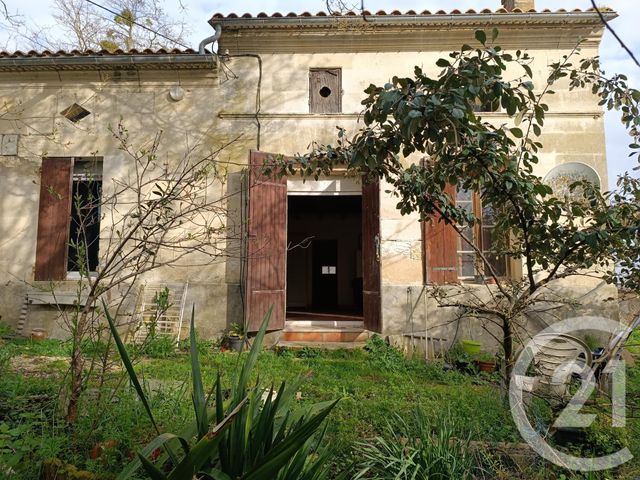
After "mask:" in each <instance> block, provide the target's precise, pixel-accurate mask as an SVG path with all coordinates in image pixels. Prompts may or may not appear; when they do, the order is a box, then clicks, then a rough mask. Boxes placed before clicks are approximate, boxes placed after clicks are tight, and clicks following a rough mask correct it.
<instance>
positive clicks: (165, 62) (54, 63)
mask: <svg viewBox="0 0 640 480" xmlns="http://www.w3.org/2000/svg"><path fill="white" fill-rule="evenodd" d="M216 65H217V57H216V56H215V55H212V54H204V55H200V54H197V53H193V54H191V53H190V54H177V55H176V54H170V55H165V54H162V55H149V54H142V55H131V54H128V55H83V56H69V57H58V56H52V57H36V56H32V57H18V56H16V57H4V58H0V72H7V71H39V70H45V71H46V70H53V71H55V70H112V69H123V70H135V69H139V70H155V69H157V70H180V69H189V70H193V69H203V70H204V69H215V67H216Z"/></svg>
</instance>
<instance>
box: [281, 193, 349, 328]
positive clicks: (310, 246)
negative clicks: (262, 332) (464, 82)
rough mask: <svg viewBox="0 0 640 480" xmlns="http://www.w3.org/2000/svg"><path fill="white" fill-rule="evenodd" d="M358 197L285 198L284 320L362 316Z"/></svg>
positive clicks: (334, 318)
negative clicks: (285, 262)
mask: <svg viewBox="0 0 640 480" xmlns="http://www.w3.org/2000/svg"><path fill="white" fill-rule="evenodd" d="M361 199H362V197H361V196H359V195H358V196H356V195H349V196H308V195H307V196H289V197H288V222H287V225H288V227H287V230H288V231H287V242H288V252H287V319H289V320H294V319H327V320H362V200H361Z"/></svg>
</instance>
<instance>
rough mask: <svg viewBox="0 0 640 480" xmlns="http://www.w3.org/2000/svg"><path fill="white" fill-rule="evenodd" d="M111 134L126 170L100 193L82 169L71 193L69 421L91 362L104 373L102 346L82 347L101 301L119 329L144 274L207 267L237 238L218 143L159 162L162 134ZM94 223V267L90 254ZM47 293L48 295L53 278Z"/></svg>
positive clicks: (94, 332)
mask: <svg viewBox="0 0 640 480" xmlns="http://www.w3.org/2000/svg"><path fill="white" fill-rule="evenodd" d="M112 133H113V135H114V137H115V138H116V140H117V142H118V145H119V148H120V150H121V151H122V152H124V154H125V156H126V157H127V158H128V159H129V160H130V162H129V165H131V167H130V169H129V171H128V172H126V173H125V174H124V175H122V176H121V177H118V178H113V179H111V180H110V182H109V183H108V184H105V185H104V189H103V191H102V192H101V191H100V187H99V186H98V187H95V188H94V187H93V186H92V183H93V177H92V175H93V174H92V173H89V175H88V176H87V180H86V184H85V185H84V187H83V188H84V191H83V192H82V193H81V192H79V191H76V192H75V193H74V195H73V198H72V209H73V212H72V225H73V228H72V234H71V236H70V237H71V238H70V241H69V252H70V255H69V256H70V258H71V259H72V261H73V262H75V268H74V270H77V271H78V272H79V274H80V279H79V280H78V282H77V291H76V293H75V294H74V295H75V296H76V297H77V298H76V301H75V302H74V305H73V306H72V307H71V308H65V307H62V306H59V311H60V314H61V318H62V323H63V324H64V325H65V327H66V328H67V329H68V330H69V332H70V335H71V345H72V347H71V350H72V351H71V368H70V377H71V378H70V390H69V397H68V399H67V413H66V418H67V421H69V422H70V423H73V422H74V421H75V420H76V418H77V415H78V405H79V400H80V397H81V395H82V392H83V390H84V389H85V388H86V385H87V378H88V376H89V375H91V373H92V372H93V371H94V369H95V368H102V370H103V372H104V370H105V369H106V368H107V367H108V352H107V353H105V354H103V355H102V356H101V357H98V358H97V357H96V356H95V355H93V356H90V355H86V354H85V352H84V349H85V344H86V343H87V341H92V340H96V339H99V338H100V335H101V332H102V330H103V329H104V322H102V320H103V319H102V311H101V309H100V307H99V306H100V305H101V301H102V300H105V301H106V302H107V304H108V305H109V307H110V309H111V310H112V313H114V314H115V315H116V316H118V315H120V313H126V315H122V319H121V322H123V323H122V326H123V327H125V326H126V324H127V323H130V320H129V319H130V318H131V315H130V314H131V313H132V308H133V307H134V304H135V302H132V300H133V298H134V297H135V295H132V292H133V290H134V288H135V287H136V286H138V285H139V280H140V279H141V276H144V274H145V273H148V272H150V271H152V270H156V269H161V268H181V267H182V268H185V267H187V266H190V267H193V266H198V265H200V266H202V265H207V264H210V263H212V262H214V261H216V259H218V260H219V259H221V257H223V256H228V255H234V252H233V249H234V248H236V249H237V250H238V251H237V252H236V253H235V254H236V255H239V254H240V251H239V249H240V245H241V243H240V242H239V241H237V242H235V241H234V240H235V239H236V236H237V235H236V233H237V232H234V231H233V227H232V226H229V219H228V215H227V208H226V206H227V203H228V198H227V197H226V196H225V195H223V194H222V191H223V187H224V179H225V176H226V169H225V165H224V164H223V163H221V162H219V161H218V155H219V153H220V152H221V151H222V149H223V148H224V147H225V146H222V147H220V148H218V149H216V150H214V151H210V152H209V153H207V154H206V155H198V154H196V153H195V152H196V150H197V151H200V150H201V147H200V146H197V147H192V148H191V149H189V151H188V153H187V154H186V155H184V157H183V158H180V159H174V160H172V161H166V162H164V161H163V160H160V159H159V158H158V155H159V148H160V145H161V138H162V134H161V133H158V134H156V135H155V136H154V137H153V138H152V139H151V140H149V141H148V142H145V143H143V144H141V145H138V146H134V145H133V144H132V142H131V140H130V138H129V133H128V131H127V129H126V128H125V127H124V125H123V124H119V125H118V126H117V127H116V128H115V129H113V130H112ZM89 170H91V169H89ZM94 171H95V169H94ZM50 193H51V194H52V195H54V196H56V192H50ZM58 195H59V194H58ZM96 229H97V230H99V238H100V255H99V261H98V264H97V265H95V259H94V260H92V259H91V253H90V251H91V245H92V243H93V242H96V241H97V237H96ZM238 238H239V236H238ZM234 245H235V247H234ZM92 262H93V265H92ZM92 270H95V271H92ZM49 291H50V292H51V293H52V294H53V295H54V299H55V295H56V285H55V284H54V283H52V284H51V285H50V286H49ZM116 318H117V317H116Z"/></svg>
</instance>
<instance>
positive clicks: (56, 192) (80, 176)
mask: <svg viewBox="0 0 640 480" xmlns="http://www.w3.org/2000/svg"><path fill="white" fill-rule="evenodd" d="M74 160H75V161H74ZM90 163H91V165H92V166H91V167H90V168H91V172H92V173H87V169H88V168H89V164H90ZM74 164H75V165H76V166H75V169H74ZM98 168H99V170H100V172H101V170H102V166H101V162H99V161H96V160H95V159H92V160H91V161H88V160H83V159H74V158H72V157H63V158H60V157H57V158H49V157H47V158H43V159H42V168H41V174H40V199H39V208H38V232H37V241H36V262H35V272H34V280H36V281H58V280H65V279H66V277H67V272H68V270H69V269H70V268H71V269H77V263H78V262H77V260H74V258H75V259H77V257H78V245H79V242H80V241H82V242H83V243H86V248H85V246H83V252H84V254H85V255H87V256H88V257H90V258H89V260H88V262H87V263H88V268H89V270H94V269H95V268H96V267H97V256H98V246H97V241H98V235H99V217H100V216H99V210H98V208H99V207H98V205H99V201H100V198H99V196H100V186H101V177H99V176H98V175H97V174H96V173H95V172H96V169H98ZM81 170H82V172H84V173H82V172H81ZM74 206H75V207H80V210H81V211H80V212H79V211H78V209H77V208H74ZM81 219H82V220H81ZM80 221H81V222H82V225H80V223H79V222H80ZM80 229H84V231H85V233H84V234H82V235H80V233H79V232H80ZM85 237H86V239H87V240H86V242H85V240H84V238H85ZM81 238H82V240H81ZM73 239H75V240H73ZM72 257H74V258H72Z"/></svg>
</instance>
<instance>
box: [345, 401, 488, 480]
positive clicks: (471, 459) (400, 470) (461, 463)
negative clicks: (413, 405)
mask: <svg viewBox="0 0 640 480" xmlns="http://www.w3.org/2000/svg"><path fill="white" fill-rule="evenodd" d="M356 455H357V456H359V457H360V458H362V460H361V462H360V463H359V465H358V470H359V471H358V474H357V475H356V477H355V478H356V479H360V478H367V479H378V480H383V479H384V480H388V479H394V480H405V479H407V480H408V479H412V480H432V479H436V478H437V479H438V480H465V479H471V478H475V477H474V476H473V475H474V471H476V470H477V467H476V465H477V464H478V463H479V462H478V461H477V460H478V459H477V457H476V455H474V454H473V453H472V452H471V450H470V441H469V436H468V435H465V434H464V433H463V432H462V431H461V430H460V429H459V428H458V427H457V425H456V423H455V421H454V420H453V419H452V418H451V416H450V415H443V416H441V417H439V419H438V420H437V421H436V422H432V421H431V420H430V419H429V418H427V417H426V415H425V414H424V413H423V411H422V410H421V409H417V410H416V411H415V413H414V416H413V417H412V418H411V422H407V421H406V420H405V419H403V418H402V417H400V416H399V415H397V416H396V418H395V419H394V420H393V421H392V422H390V423H388V425H387V428H386V429H385V432H384V435H383V436H380V437H376V438H375V439H374V440H373V441H368V442H362V443H359V444H358V448H357V452H356Z"/></svg>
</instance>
